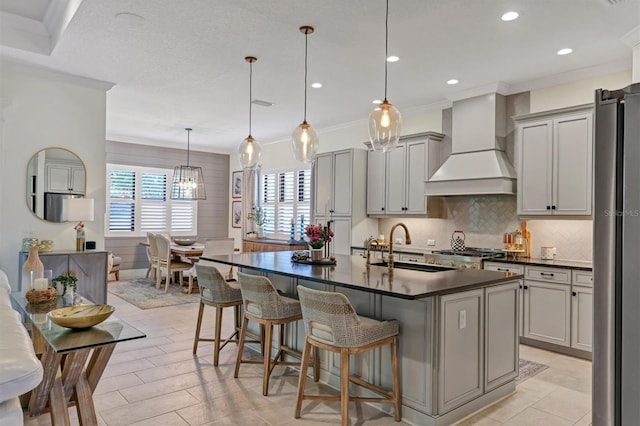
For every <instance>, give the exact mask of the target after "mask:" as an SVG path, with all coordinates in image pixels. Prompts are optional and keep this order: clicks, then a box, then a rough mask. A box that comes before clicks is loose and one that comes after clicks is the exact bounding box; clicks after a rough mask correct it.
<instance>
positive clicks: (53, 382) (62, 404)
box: [11, 293, 146, 425]
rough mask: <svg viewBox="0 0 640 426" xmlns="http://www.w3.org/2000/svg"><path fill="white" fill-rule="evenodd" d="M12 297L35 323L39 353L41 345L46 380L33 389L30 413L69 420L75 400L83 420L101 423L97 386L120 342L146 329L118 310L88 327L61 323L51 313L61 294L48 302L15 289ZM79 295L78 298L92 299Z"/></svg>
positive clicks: (60, 422)
mask: <svg viewBox="0 0 640 426" xmlns="http://www.w3.org/2000/svg"><path fill="white" fill-rule="evenodd" d="M11 299H12V300H13V302H14V306H17V307H18V309H19V311H20V313H21V314H23V315H24V316H25V317H26V321H25V322H30V323H31V324H32V337H33V341H34V346H36V353H38V352H39V349H40V348H39V347H38V346H39V345H40V344H41V345H42V355H41V357H40V361H41V362H42V367H43V369H44V374H43V378H42V382H40V384H39V385H38V386H37V387H36V388H35V389H34V390H32V391H31V395H30V397H29V401H28V411H29V415H30V416H38V415H40V414H43V413H46V412H49V413H50V415H51V423H52V424H53V425H70V424H71V423H70V421H69V410H68V407H70V406H72V405H75V407H76V410H78V419H79V420H80V424H81V425H97V424H98V419H97V416H96V411H95V407H94V404H93V392H94V391H95V389H96V386H97V385H98V382H99V381H100V377H101V376H102V373H103V372H104V369H105V367H106V366H107V363H108V362H109V358H110V357H111V354H112V353H113V350H114V349H115V347H116V344H117V343H119V342H124V341H127V340H133V339H140V338H143V337H146V334H144V333H142V332H141V331H139V330H137V329H135V328H133V327H131V326H130V325H128V324H127V323H126V322H124V321H121V320H119V319H117V318H116V317H114V316H113V315H112V316H111V317H109V318H108V319H107V320H106V321H104V322H102V323H100V324H98V325H96V326H93V327H90V328H87V329H83V330H72V329H70V328H66V327H60V326H59V325H56V324H54V323H53V322H51V321H50V320H49V319H48V317H47V312H48V311H49V310H53V309H56V308H61V307H63V305H62V299H61V297H58V299H57V300H56V304H55V305H49V307H48V308H45V307H43V306H39V305H32V304H30V303H28V302H27V300H26V299H25V297H24V294H22V293H12V294H11ZM79 299H80V300H79V304H83V303H91V302H90V301H88V300H86V299H83V298H79Z"/></svg>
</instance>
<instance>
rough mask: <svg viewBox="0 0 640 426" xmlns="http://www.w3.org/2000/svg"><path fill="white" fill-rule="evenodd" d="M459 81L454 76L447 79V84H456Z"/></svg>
mask: <svg viewBox="0 0 640 426" xmlns="http://www.w3.org/2000/svg"><path fill="white" fill-rule="evenodd" d="M458 83H459V81H458V80H456V79H455V78H452V79H451V80H447V84H458Z"/></svg>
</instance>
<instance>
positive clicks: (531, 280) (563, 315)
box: [523, 266, 571, 346]
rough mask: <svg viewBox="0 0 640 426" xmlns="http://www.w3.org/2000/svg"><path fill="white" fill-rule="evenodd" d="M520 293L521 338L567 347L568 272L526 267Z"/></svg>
mask: <svg viewBox="0 0 640 426" xmlns="http://www.w3.org/2000/svg"><path fill="white" fill-rule="evenodd" d="M523 291H524V333H523V336H524V337H526V338H528V339H533V340H539V341H542V342H547V343H553V344H556V345H560V346H570V345H571V270H569V269H559V268H544V267H530V266H526V267H525V279H524V288H523Z"/></svg>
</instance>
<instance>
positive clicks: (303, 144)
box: [291, 25, 318, 163]
mask: <svg viewBox="0 0 640 426" xmlns="http://www.w3.org/2000/svg"><path fill="white" fill-rule="evenodd" d="M313 31H314V29H313V27H310V26H308V25H304V26H302V27H300V32H301V33H302V34H304V119H303V120H302V123H300V125H299V126H298V127H296V129H295V130H294V131H293V134H292V135H291V138H292V141H293V154H294V155H295V157H296V160H298V161H300V162H303V163H312V162H313V160H314V159H315V158H316V153H317V152H318V135H317V134H316V131H315V130H314V128H313V127H311V125H309V123H307V38H308V36H309V34H313Z"/></svg>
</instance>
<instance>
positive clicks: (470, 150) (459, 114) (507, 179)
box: [425, 93, 516, 196]
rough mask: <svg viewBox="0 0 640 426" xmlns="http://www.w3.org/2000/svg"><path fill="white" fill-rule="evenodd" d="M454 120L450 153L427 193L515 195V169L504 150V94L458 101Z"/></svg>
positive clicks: (430, 183)
mask: <svg viewBox="0 0 640 426" xmlns="http://www.w3.org/2000/svg"><path fill="white" fill-rule="evenodd" d="M451 120H452V126H453V128H452V132H451V156H450V157H449V158H448V159H447V160H446V161H445V162H444V163H443V164H442V166H440V168H439V169H438V170H437V171H436V172H435V173H434V174H433V175H432V176H431V177H430V178H429V179H428V180H427V182H426V185H425V188H426V189H425V195H439V196H443V195H489V194H515V184H516V172H515V170H514V168H513V166H512V165H511V163H510V162H509V159H508V158H507V156H506V154H505V152H504V147H505V141H506V124H507V123H506V102H505V98H504V96H502V95H500V94H498V93H489V94H487V95H482V96H477V97H473V98H469V99H464V100H460V101H455V102H453V107H452V118H451Z"/></svg>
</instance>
